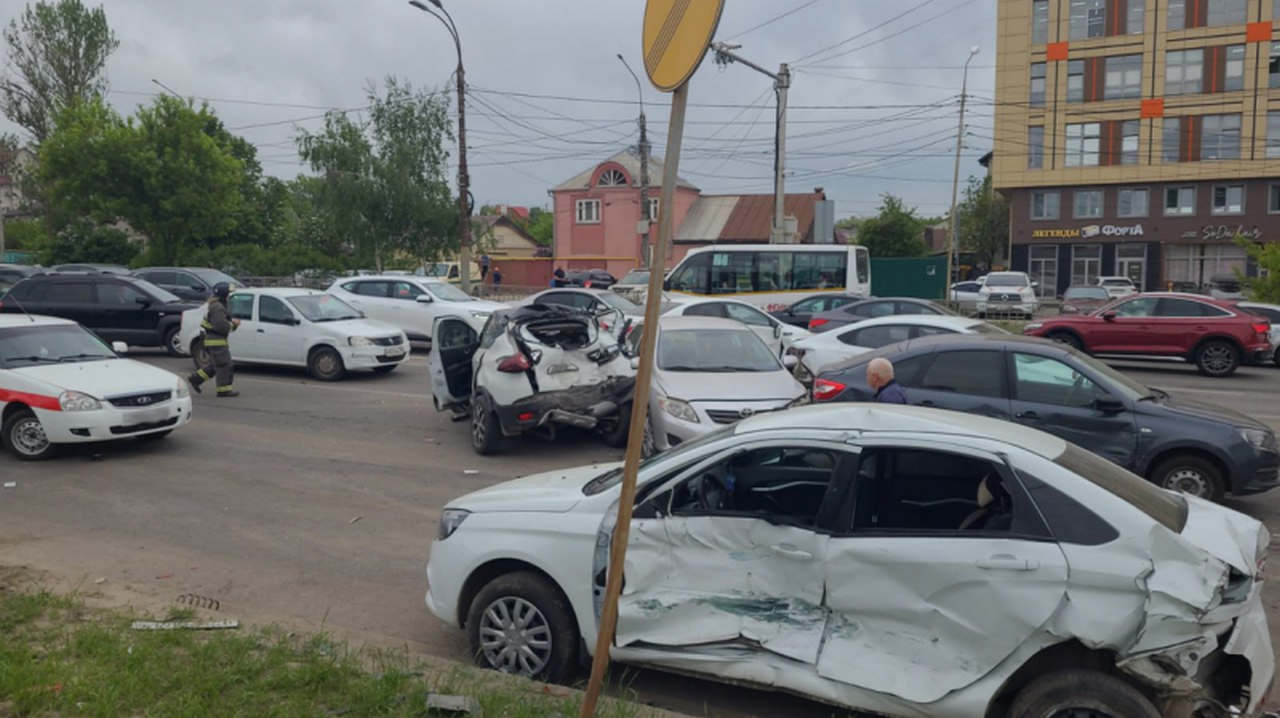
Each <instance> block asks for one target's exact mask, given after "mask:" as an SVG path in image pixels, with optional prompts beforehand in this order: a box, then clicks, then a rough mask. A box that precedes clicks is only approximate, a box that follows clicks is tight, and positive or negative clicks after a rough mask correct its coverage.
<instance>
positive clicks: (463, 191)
mask: <svg viewBox="0 0 1280 718" xmlns="http://www.w3.org/2000/svg"><path fill="white" fill-rule="evenodd" d="M428 2H430V3H431V4H432V5H434V6H435V7H436V10H439V11H440V13H441V14H440V15H437V14H436V13H435V12H433V11H432V10H431V8H429V7H427V6H426V5H425V4H423V3H422V2H421V0H409V4H410V5H412V6H413V7H415V8H417V9H419V10H421V11H423V12H425V13H427V14H428V15H431V16H432V17H434V18H435V19H437V20H439V21H440V22H441V23H443V24H444V26H445V29H447V30H448V31H449V34H450V35H452V36H453V46H454V48H455V49H456V50H457V51H458V69H457V70H456V71H455V72H454V74H455V75H456V76H457V78H458V264H459V265H460V266H459V267H458V273H459V275H460V276H459V280H460V281H461V283H462V291H464V292H466V293H468V294H470V293H471V176H470V175H469V174H467V105H466V102H467V99H466V98H467V80H466V72H465V70H464V69H463V67H462V40H460V39H459V37H458V26H457V25H455V24H454V23H453V17H452V16H451V15H449V11H448V10H445V9H444V5H443V4H441V2H440V0H428Z"/></svg>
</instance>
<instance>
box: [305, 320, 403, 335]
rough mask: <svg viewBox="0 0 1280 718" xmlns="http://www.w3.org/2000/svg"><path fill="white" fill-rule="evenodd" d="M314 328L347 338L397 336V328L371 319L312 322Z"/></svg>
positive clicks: (398, 330) (398, 331)
mask: <svg viewBox="0 0 1280 718" xmlns="http://www.w3.org/2000/svg"><path fill="white" fill-rule="evenodd" d="M312 324H314V325H315V326H316V327H318V328H321V329H329V330H332V331H333V332H335V333H336V334H338V335H340V336H349V337H382V336H386V335H388V334H399V333H400V329H399V327H393V326H391V325H390V324H387V323H386V322H379V321H376V320H373V319H343V320H341V321H337V322H312Z"/></svg>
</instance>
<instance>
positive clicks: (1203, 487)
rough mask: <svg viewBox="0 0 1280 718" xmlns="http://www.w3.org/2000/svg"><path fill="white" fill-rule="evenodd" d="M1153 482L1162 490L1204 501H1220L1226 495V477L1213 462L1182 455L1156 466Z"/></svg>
mask: <svg viewBox="0 0 1280 718" xmlns="http://www.w3.org/2000/svg"><path fill="white" fill-rule="evenodd" d="M1150 478H1151V481H1152V483H1154V484H1155V485H1157V486H1159V487H1160V488H1162V489H1169V490H1171V491H1182V492H1184V493H1188V494H1191V495H1192V496H1199V497H1200V498H1202V499H1209V500H1210V501H1218V500H1221V499H1222V495H1223V494H1224V493H1226V483H1227V482H1226V477H1224V476H1223V475H1222V470H1221V469H1219V468H1218V467H1217V466H1216V465H1214V463H1213V462H1212V461H1209V460H1208V459H1205V458H1202V457H1199V456H1195V455H1194V454H1181V455H1178V456H1174V457H1171V458H1168V459H1165V460H1164V461H1161V462H1160V463H1159V464H1157V465H1156V468H1155V469H1153V470H1152V471H1151V477H1150Z"/></svg>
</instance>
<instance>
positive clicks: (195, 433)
mask: <svg viewBox="0 0 1280 718" xmlns="http://www.w3.org/2000/svg"><path fill="white" fill-rule="evenodd" d="M135 358H139V359H142V360H144V361H147V362H149V363H152V364H155V365H157V366H162V367H165V368H168V369H171V370H174V371H178V372H186V371H189V368H190V363H189V361H188V360H184V359H171V358H168V357H165V356H163V355H161V354H156V353H145V352H144V353H140V354H138V355H136V356H135ZM1118 366H1120V367H1121V368H1123V369H1124V370H1125V371H1128V372H1130V373H1132V374H1133V375H1134V376H1136V377H1138V378H1139V379H1140V380H1142V381H1144V382H1146V383H1148V384H1151V385H1153V386H1158V387H1161V388H1164V389H1167V390H1169V391H1171V392H1174V393H1178V392H1184V393H1186V394H1187V395H1188V396H1190V397H1193V398H1196V399H1201V400H1205V401H1211V402H1214V403H1220V404H1223V405H1226V406H1230V407H1232V408H1235V409H1236V410H1238V411H1242V412H1244V413H1247V414H1251V415H1253V416H1256V417H1259V418H1260V419H1262V420H1263V421H1265V422H1267V423H1269V424H1271V425H1272V426H1275V427H1277V428H1280V402H1277V401H1276V396H1277V395H1276V390H1277V388H1280V369H1274V368H1270V367H1256V368H1246V369H1243V370H1241V371H1240V372H1239V374H1238V375H1237V376H1236V377H1232V378H1229V379H1221V380H1211V379H1206V378H1203V377H1200V376H1198V375H1197V374H1196V373H1195V371H1194V369H1192V368H1190V367H1188V366H1186V365H1178V364H1172V365H1164V364H1152V363H1132V362H1125V363H1121V364H1118ZM236 385H237V387H238V388H239V389H240V390H241V392H242V393H243V395H242V396H241V397H239V398H236V399H215V398H213V397H212V395H211V394H212V392H206V393H205V394H204V395H200V396H197V397H196V408H195V417H196V418H195V420H194V421H193V423H192V424H191V426H189V427H187V428H185V429H183V430H180V431H178V432H175V433H174V434H173V435H172V436H171V437H170V438H169V439H167V440H165V441H161V442H156V443H151V444H145V445H144V444H137V443H132V442H124V443H119V444H113V445H101V446H93V447H80V448H76V449H74V450H72V451H69V452H66V454H65V455H63V456H61V457H59V458H57V459H55V460H53V461H49V462H44V463H38V464H24V463H21V462H18V461H17V460H15V459H13V458H12V457H11V456H9V455H7V454H5V455H0V477H2V478H3V480H4V481H16V482H17V487H16V488H12V489H0V564H3V565H16V564H22V565H30V566H32V567H35V568H39V569H44V570H47V571H50V572H51V573H52V574H53V575H54V576H57V577H60V578H61V579H63V582H64V584H65V583H67V582H70V583H72V584H76V583H79V584H82V585H84V586H86V587H89V588H97V587H110V588H119V589H122V590H125V591H127V592H129V593H127V594H126V595H136V596H142V597H148V596H149V597H153V598H155V599H157V600H172V599H173V598H174V597H176V596H178V595H180V594H183V593H196V594H201V595H205V596H211V597H214V598H217V599H218V600H219V601H220V602H221V604H222V611H223V612H224V613H226V614H228V615H231V616H236V617H239V618H242V619H248V620H251V621H280V622H282V623H286V624H288V625H291V626H295V627H298V628H302V629H320V628H324V629H325V630H330V631H334V632H336V633H338V634H339V635H341V636H344V637H349V638H352V639H354V640H357V641H366V642H371V643H376V644H380V645H391V646H407V647H408V648H409V649H410V650H411V651H421V652H424V653H429V654H434V655H438V656H445V657H449V658H455V659H459V660H465V659H466V654H467V651H466V646H465V641H464V637H463V635H462V633H461V632H460V631H458V630H456V629H454V628H451V627H448V626H444V625H442V624H441V623H440V622H439V621H437V620H436V619H435V618H434V617H432V616H430V615H429V614H428V613H427V611H426V610H425V608H424V607H423V604H422V598H423V593H424V591H425V588H426V580H425V576H424V567H425V565H426V560H427V554H428V550H429V547H430V543H431V539H432V537H433V535H434V532H435V530H436V521H437V518H438V516H439V508H440V507H441V506H442V505H444V503H445V502H446V501H448V500H449V499H451V498H454V497H456V496H458V495H460V494H463V493H466V492H467V491H470V490H472V489H475V488H478V487H482V486H486V485H489V484H493V483H496V482H499V481H503V480H506V479H509V478H513V477H515V476H518V475H522V474H527V473H530V472H535V471H540V470H546V469H552V468H559V467H565V466H572V465H577V464H584V463H590V462H593V461H599V460H611V459H619V458H621V452H620V451H617V450H611V449H608V448H606V447H604V446H603V445H602V444H600V443H599V442H597V441H595V440H593V439H591V438H589V437H585V436H570V437H563V438H562V439H561V440H560V441H559V442H557V443H555V444H549V443H545V442H542V441H539V440H528V441H521V442H519V443H518V444H517V445H516V446H515V447H514V448H513V449H512V450H511V451H509V452H508V453H506V454H505V455H502V456H498V457H491V458H482V457H479V456H476V455H475V454H474V453H472V451H471V448H470V445H469V442H468V436H467V432H468V428H469V425H468V424H467V423H466V422H462V423H455V422H453V421H451V420H450V418H449V415H448V414H439V413H436V412H435V411H434V409H433V408H432V405H431V397H430V388H429V385H428V383H427V373H426V358H425V355H423V354H421V353H417V354H415V355H414V356H413V357H412V359H411V360H410V362H409V363H408V364H407V365H406V366H404V367H401V368H400V369H398V370H397V371H395V372H393V373H391V374H389V375H385V376H377V377H374V376H371V375H355V376H352V377H350V378H349V379H347V380H345V381H343V382H340V383H335V384H326V383H320V382H315V381H311V380H309V379H307V378H306V377H305V376H304V375H303V374H301V373H300V372H295V371H292V370H283V369H280V370H277V369H252V368H247V369H246V368H241V369H240V370H238V372H237V379H236ZM1231 505H1232V506H1233V507H1235V508H1237V509H1239V510H1242V511H1245V512H1246V513H1249V514H1251V515H1253V516H1255V517H1257V518H1259V519H1262V520H1264V521H1265V522H1267V524H1268V525H1269V526H1270V528H1271V530H1272V531H1273V532H1277V533H1280V492H1273V493H1272V494H1270V495H1266V496H1262V497H1252V498H1246V499H1239V500H1231ZM1275 548H1276V549H1277V550H1280V547H1275ZM1271 566H1272V571H1273V572H1274V571H1276V570H1280V569H1278V568H1277V567H1278V566H1280V561H1275V560H1273V561H1272V562H1271ZM99 578H105V579H107V581H106V582H105V583H104V584H98V583H96V581H97V579H99ZM1271 585H1275V581H1272V582H1271ZM1268 598H1269V601H1268V605H1269V610H1270V612H1271V615H1272V619H1271V623H1272V629H1273V641H1274V640H1276V638H1277V635H1276V629H1277V628H1280V591H1278V590H1273V591H1271V592H1270V593H1269V596H1268ZM1277 645H1280V644H1277ZM626 681H627V683H628V686H629V688H630V689H631V690H634V691H636V692H637V693H638V694H639V696H640V698H641V699H643V700H645V701H647V702H652V703H655V704H658V705H662V706H664V707H667V708H672V709H675V710H683V711H686V712H689V713H692V714H697V715H707V716H721V715H724V716H728V715H736V716H745V715H790V716H798V717H800V718H806V717H809V716H828V715H832V710H831V709H830V708H826V707H822V706H818V705H815V704H812V703H809V702H806V701H803V700H800V699H795V698H790V697H786V696H777V695H771V694H762V693H757V692H755V691H747V690H743V689H740V688H729V687H724V686H719V685H716V684H712V683H709V682H703V681H697V680H689V679H685V678H679V677H671V676H667V675H665V674H660V673H657V672H650V671H640V672H629V673H628V675H627V676H626Z"/></svg>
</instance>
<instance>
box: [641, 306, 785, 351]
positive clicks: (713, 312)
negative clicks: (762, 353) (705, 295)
mask: <svg viewBox="0 0 1280 718" xmlns="http://www.w3.org/2000/svg"><path fill="white" fill-rule="evenodd" d="M667 299H669V300H670V301H669V302H667V303H665V304H663V305H662V313H663V315H664V316H673V317H723V318H726V319H736V320H737V321H740V322H742V323H743V324H746V325H747V326H748V327H750V328H751V331H753V332H755V333H756V334H757V335H759V337H760V338H761V339H763V340H764V343H765V344H767V345H768V346H769V349H770V350H771V351H773V353H774V354H775V355H777V356H782V355H783V354H784V353H785V352H786V350H787V348H788V347H790V346H791V345H792V344H794V343H795V342H797V341H799V340H801V339H803V338H805V337H807V336H809V334H810V332H809V330H808V329H802V328H801V327H796V326H792V325H790V324H787V323H786V322H783V321H781V320H779V319H777V318H775V317H771V316H769V315H768V314H765V313H764V312H762V311H760V309H759V308H757V307H756V306H755V305H754V304H749V303H747V302H744V301H742V300H739V299H697V298H693V299H690V298H688V297H687V296H684V295H669V296H668V297H667Z"/></svg>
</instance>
